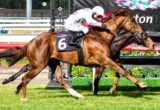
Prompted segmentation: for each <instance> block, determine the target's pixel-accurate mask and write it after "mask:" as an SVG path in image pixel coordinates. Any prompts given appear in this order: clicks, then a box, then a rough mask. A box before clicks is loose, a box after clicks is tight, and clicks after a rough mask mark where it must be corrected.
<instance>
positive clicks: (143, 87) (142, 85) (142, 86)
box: [137, 82, 148, 89]
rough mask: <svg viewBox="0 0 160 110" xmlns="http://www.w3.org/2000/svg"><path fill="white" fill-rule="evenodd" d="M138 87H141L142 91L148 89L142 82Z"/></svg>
mask: <svg viewBox="0 0 160 110" xmlns="http://www.w3.org/2000/svg"><path fill="white" fill-rule="evenodd" d="M137 86H138V87H140V88H141V89H146V88H148V87H147V85H145V84H144V83H142V82H140V83H138V85H137Z"/></svg>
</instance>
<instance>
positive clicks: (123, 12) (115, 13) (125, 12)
mask: <svg viewBox="0 0 160 110" xmlns="http://www.w3.org/2000/svg"><path fill="white" fill-rule="evenodd" d="M119 15H124V16H127V15H129V11H128V10H125V9H122V8H120V9H117V10H113V11H112V12H111V16H119Z"/></svg>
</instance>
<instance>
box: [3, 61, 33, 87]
mask: <svg viewBox="0 0 160 110" xmlns="http://www.w3.org/2000/svg"><path fill="white" fill-rule="evenodd" d="M29 69H30V66H29V64H27V65H25V66H24V67H23V68H22V69H21V70H19V71H18V72H17V73H15V74H14V75H12V76H10V77H9V78H7V79H5V80H3V82H2V84H7V83H9V82H11V81H14V80H15V79H17V78H18V77H19V76H20V75H21V74H23V73H25V72H27V71H28V70H29Z"/></svg>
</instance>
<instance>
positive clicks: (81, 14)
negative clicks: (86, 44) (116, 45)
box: [64, 6, 108, 44]
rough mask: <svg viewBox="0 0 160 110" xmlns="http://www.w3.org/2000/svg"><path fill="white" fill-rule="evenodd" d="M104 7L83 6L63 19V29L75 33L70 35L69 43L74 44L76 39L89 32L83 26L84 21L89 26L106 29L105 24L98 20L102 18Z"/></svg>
mask: <svg viewBox="0 0 160 110" xmlns="http://www.w3.org/2000/svg"><path fill="white" fill-rule="evenodd" d="M103 16H104V9H103V8H102V7H101V6H95V7H94V8H93V9H90V8H84V9H80V10H78V11H76V12H74V13H73V14H71V15H70V16H69V17H68V18H67V19H66V21H65V24H64V26H65V29H66V30H68V31H71V32H73V33H74V34H75V35H74V36H73V37H72V39H71V41H70V42H69V43H70V44H76V40H77V39H78V38H80V37H82V36H83V35H85V34H86V33H88V32H89V28H88V27H87V26H84V25H83V23H84V22H86V23H87V24H89V25H91V26H97V27H102V28H105V29H108V28H107V26H106V25H104V24H103V23H102V22H100V21H98V19H100V18H103Z"/></svg>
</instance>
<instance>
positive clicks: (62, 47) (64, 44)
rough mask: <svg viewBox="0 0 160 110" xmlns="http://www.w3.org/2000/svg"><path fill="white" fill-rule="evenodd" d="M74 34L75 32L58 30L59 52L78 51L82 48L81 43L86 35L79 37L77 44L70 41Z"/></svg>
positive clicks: (57, 43)
mask: <svg viewBox="0 0 160 110" xmlns="http://www.w3.org/2000/svg"><path fill="white" fill-rule="evenodd" d="M73 35H74V34H72V33H70V32H66V31H62V32H57V39H56V47H57V51H58V52H64V51H76V50H77V49H78V50H79V49H80V48H79V47H81V43H82V42H83V40H84V38H85V37H81V38H79V39H78V42H79V43H78V44H77V45H70V44H69V41H70V40H71V39H72V37H74V36H73Z"/></svg>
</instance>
